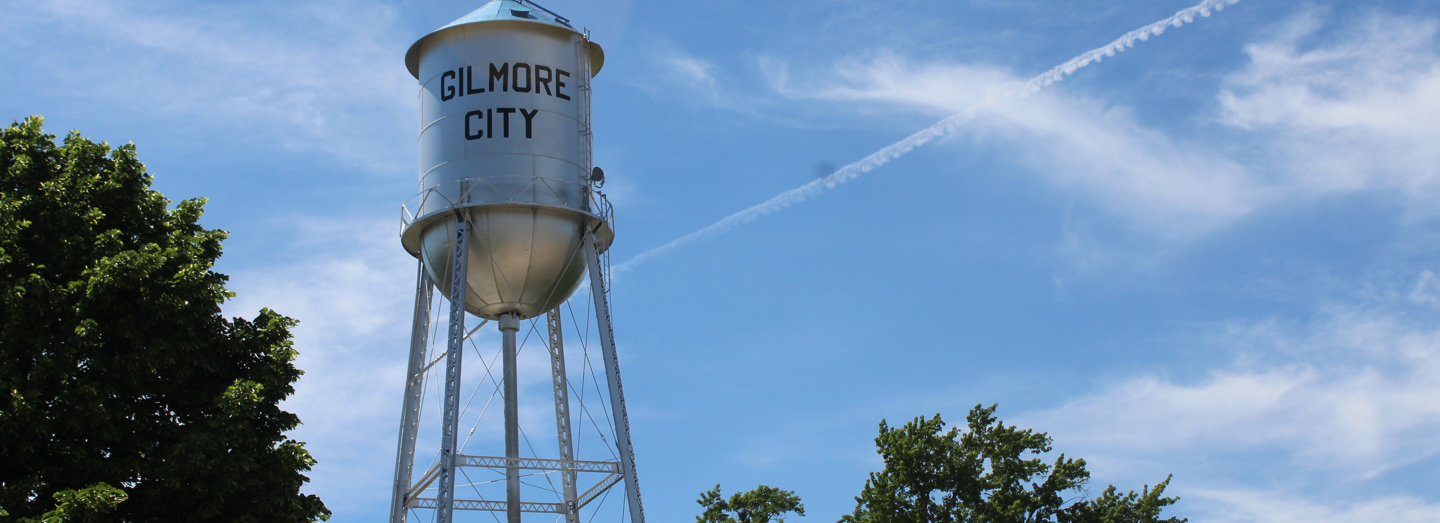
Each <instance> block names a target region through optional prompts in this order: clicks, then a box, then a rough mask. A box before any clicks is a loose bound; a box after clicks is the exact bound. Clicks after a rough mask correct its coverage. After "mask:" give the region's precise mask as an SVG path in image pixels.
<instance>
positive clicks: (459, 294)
mask: <svg viewBox="0 0 1440 523" xmlns="http://www.w3.org/2000/svg"><path fill="white" fill-rule="evenodd" d="M469 218H470V217H469V215H468V213H466V212H465V211H455V236H454V237H452V238H451V239H452V240H453V243H452V244H451V248H452V251H451V252H450V281H448V282H446V288H445V291H446V293H445V296H446V297H447V298H449V299H450V330H449V332H448V333H447V336H449V342H448V344H447V345H446V350H445V406H444V417H443V420H444V421H443V422H442V425H441V431H440V432H441V435H440V473H439V477H438V478H437V480H438V481H439V483H440V492H439V493H438V495H437V496H436V502H437V504H438V505H439V506H438V507H437V509H436V519H435V520H436V521H437V522H438V523H450V522H451V521H452V516H454V512H455V454H456V452H457V449H456V448H455V444H456V443H457V439H458V437H459V431H458V430H456V429H458V425H459V423H460V420H459V418H460V356H461V354H463V353H464V351H463V350H462V349H463V348H464V345H463V344H464V342H465V295H466V288H467V287H468V285H467V284H466V282H467V279H466V276H467V275H466V272H468V271H467V269H468V268H469V262H470V248H469V244H470V242H469V239H470V227H469V225H470V224H469Z"/></svg>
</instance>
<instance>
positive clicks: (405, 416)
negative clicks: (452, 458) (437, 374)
mask: <svg viewBox="0 0 1440 523" xmlns="http://www.w3.org/2000/svg"><path fill="white" fill-rule="evenodd" d="M419 266H420V268H419V270H418V274H416V276H415V281H416V283H415V318H414V320H413V324H412V325H411V328H410V363H409V364H408V365H406V370H405V404H404V406H403V407H402V408H401V410H400V443H399V449H397V450H396V452H395V454H396V456H395V492H394V493H393V494H392V495H391V499H390V523H405V515H406V511H405V502H406V501H408V500H407V499H405V493H406V491H408V490H410V478H411V473H412V472H413V471H414V467H415V437H416V435H417V434H418V433H419V429H420V392H421V391H422V389H423V387H424V386H425V383H424V380H423V379H422V378H423V377H424V376H423V375H424V373H425V370H424V365H425V356H426V354H425V350H426V348H428V347H427V346H428V342H429V340H428V339H427V338H428V337H429V334H430V328H429V327H430V297H431V288H432V287H431V285H430V273H429V272H426V270H425V260H424V259H421V260H420V262H419Z"/></svg>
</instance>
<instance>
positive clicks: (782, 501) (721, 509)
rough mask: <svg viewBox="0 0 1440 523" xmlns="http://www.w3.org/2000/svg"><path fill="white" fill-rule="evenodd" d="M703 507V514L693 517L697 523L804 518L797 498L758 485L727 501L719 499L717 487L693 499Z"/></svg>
mask: <svg viewBox="0 0 1440 523" xmlns="http://www.w3.org/2000/svg"><path fill="white" fill-rule="evenodd" d="M695 502H696V503H699V504H700V506H702V507H705V512H702V513H701V514H700V515H699V516H696V517H695V521H696V522H697V523H769V522H770V520H772V519H773V520H775V522H776V523H785V518H783V517H781V516H784V515H785V513H787V512H794V513H796V514H798V515H801V516H804V515H805V505H803V504H801V503H800V496H796V495H795V492H793V491H789V490H780V489H778V488H775V487H767V486H765V485H760V486H758V487H755V490H751V491H749V492H738V493H735V494H734V495H732V496H730V500H729V501H726V500H725V498H723V497H721V496H720V485H718V484H717V485H715V488H713V489H710V490H708V491H705V492H701V493H700V499H698V500H695Z"/></svg>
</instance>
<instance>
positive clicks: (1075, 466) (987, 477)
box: [840, 405, 1185, 523]
mask: <svg viewBox="0 0 1440 523" xmlns="http://www.w3.org/2000/svg"><path fill="white" fill-rule="evenodd" d="M967 422H968V423H967V424H968V429H969V430H968V431H966V432H963V433H962V432H961V431H960V428H959V427H952V428H951V429H950V430H948V431H946V430H945V422H944V421H942V420H941V419H940V415H939V414H936V415H935V417H934V418H930V419H926V418H925V417H924V416H921V417H918V418H915V420H913V421H911V422H909V423H906V424H905V426H903V427H900V428H891V427H890V426H888V425H887V424H886V423H885V422H884V421H881V422H880V435H879V436H878V437H876V438H875V445H876V446H877V451H878V452H879V453H880V455H881V456H882V457H883V458H884V460H885V468H884V470H882V471H880V472H872V473H870V478H869V479H868V480H867V481H866V482H865V488H864V490H863V491H862V492H861V494H860V496H858V497H856V498H855V502H856V507H855V511H854V513H853V514H850V515H846V516H844V517H842V518H841V519H840V521H841V522H842V523H960V522H966V523H1031V522H1036V523H1038V522H1053V523H1140V522H1167V523H1183V522H1184V521H1185V520H1183V519H1176V518H1169V519H1163V520H1162V519H1160V512H1161V510H1162V509H1164V508H1165V507H1166V506H1169V505H1171V504H1173V503H1175V501H1177V499H1178V498H1166V497H1161V496H1162V494H1163V493H1164V492H1165V487H1166V486H1167V485H1168V484H1169V483H1170V478H1168V477H1167V478H1165V480H1164V481H1161V482H1160V483H1158V484H1156V485H1155V488H1154V489H1151V488H1149V486H1146V487H1145V488H1144V489H1143V490H1142V492H1141V493H1139V494H1136V493H1135V492H1129V493H1127V494H1125V495H1121V494H1119V493H1118V492H1117V491H1116V489H1115V487H1114V486H1110V487H1109V488H1107V489H1106V490H1105V492H1104V493H1103V494H1101V495H1100V496H1099V497H1097V498H1095V499H1090V500H1085V499H1083V497H1084V496H1083V494H1084V489H1085V486H1086V483H1087V482H1088V481H1089V480H1090V473H1089V472H1088V471H1086V470H1085V460H1083V459H1070V458H1066V457H1065V455H1064V454H1061V455H1060V456H1059V457H1058V458H1056V459H1055V462H1054V463H1053V464H1046V463H1045V462H1044V461H1042V460H1041V459H1040V457H1039V455H1040V454H1043V453H1046V452H1050V450H1051V446H1050V444H1051V440H1050V438H1049V436H1047V435H1045V433H1043V432H1042V433H1036V432H1033V431H1031V430H1029V429H1024V430H1021V429H1019V428H1017V427H1015V426H1006V425H1005V424H1004V423H1003V422H1001V421H1000V420H998V419H996V417H995V406H994V405H992V406H990V407H988V408H987V407H981V406H980V405H976V406H975V408H974V409H972V410H971V411H970V414H969V416H968V417H967Z"/></svg>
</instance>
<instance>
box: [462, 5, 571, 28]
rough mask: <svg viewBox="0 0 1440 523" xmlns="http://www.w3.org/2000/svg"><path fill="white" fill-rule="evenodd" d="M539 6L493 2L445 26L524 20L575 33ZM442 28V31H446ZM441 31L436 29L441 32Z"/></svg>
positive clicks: (555, 16) (562, 21) (566, 23)
mask: <svg viewBox="0 0 1440 523" xmlns="http://www.w3.org/2000/svg"><path fill="white" fill-rule="evenodd" d="M536 7H539V6H528V5H525V4H522V3H520V2H516V1H515V0H493V1H492V2H490V3H488V4H485V5H482V6H480V8H479V9H476V10H474V11H471V12H470V14H468V15H465V16H462V17H460V19H459V20H456V21H454V22H450V23H448V24H445V27H454V26H457V25H465V24H473V23H475V22H490V21H494V20H524V21H527V22H540V23H542V24H550V25H554V26H558V27H563V28H566V29H569V30H571V31H574V30H575V29H574V28H573V27H570V21H569V20H567V19H565V18H564V17H562V16H558V15H556V14H554V13H550V12H548V10H545V9H544V8H540V9H536ZM445 27H441V28H440V29H444V28H445ZM440 29H436V31H439V30H440Z"/></svg>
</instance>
